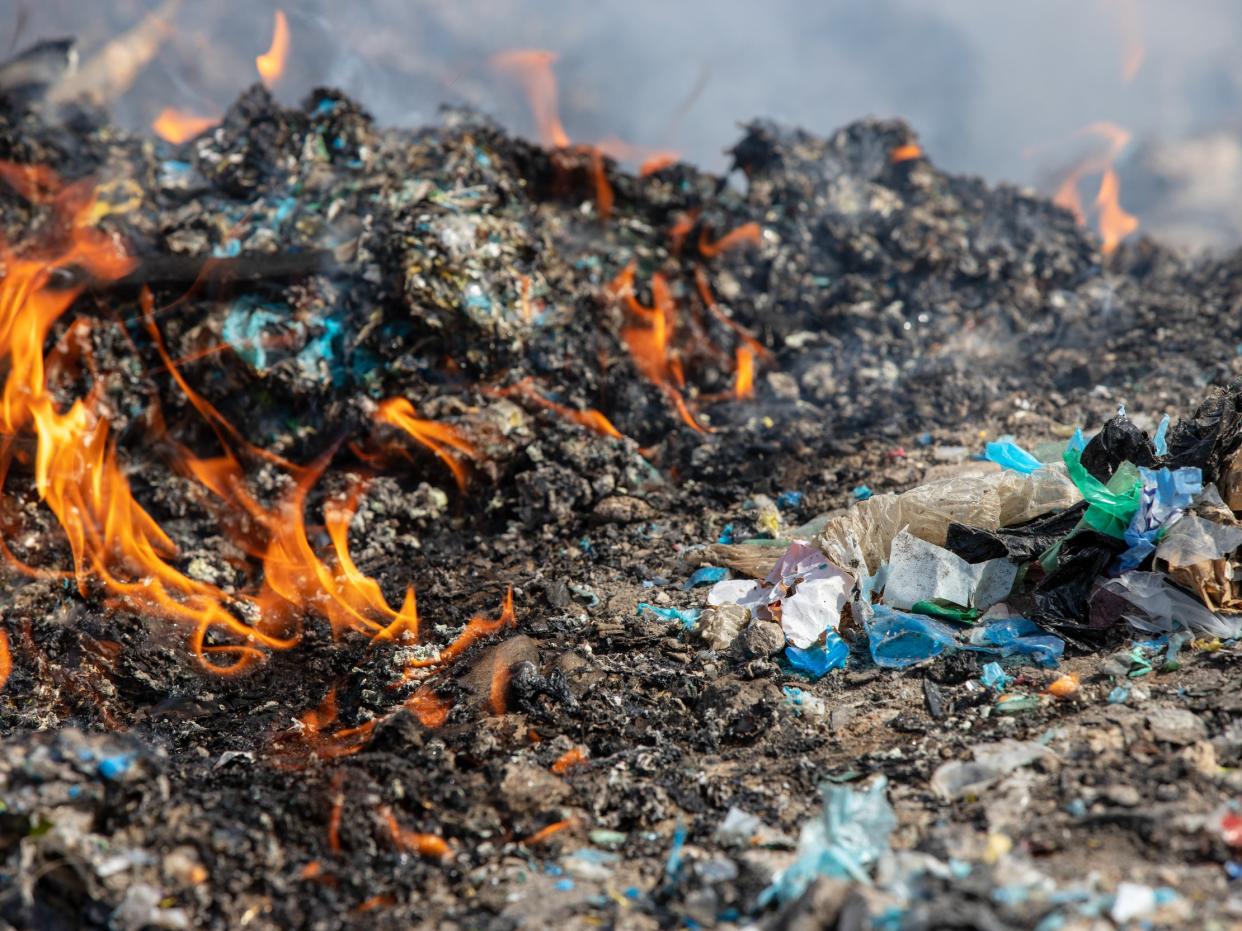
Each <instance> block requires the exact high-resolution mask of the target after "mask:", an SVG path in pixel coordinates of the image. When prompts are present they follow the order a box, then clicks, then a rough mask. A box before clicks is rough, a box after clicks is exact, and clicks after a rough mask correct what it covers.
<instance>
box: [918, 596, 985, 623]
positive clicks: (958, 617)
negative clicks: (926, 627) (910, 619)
mask: <svg viewBox="0 0 1242 931" xmlns="http://www.w3.org/2000/svg"><path fill="white" fill-rule="evenodd" d="M910 611H911V612H913V613H914V614H923V615H926V616H927V617H934V618H936V619H938V620H941V621H956V622H957V623H959V624H973V623H974V622H975V621H977V620H978V619H979V618H980V617H982V616H983V612H982V611H980V610H979V609H978V608H961V607H958V606H957V605H955V604H952V603H951V602H948V601H916V602H915V603H914V604H913V605H911V606H910Z"/></svg>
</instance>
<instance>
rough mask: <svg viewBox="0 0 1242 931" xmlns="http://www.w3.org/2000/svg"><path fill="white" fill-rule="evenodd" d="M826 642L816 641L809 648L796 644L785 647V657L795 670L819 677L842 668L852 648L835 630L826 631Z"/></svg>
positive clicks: (815, 677)
mask: <svg viewBox="0 0 1242 931" xmlns="http://www.w3.org/2000/svg"><path fill="white" fill-rule="evenodd" d="M824 638H825V642H824V643H822V644H820V643H816V644H813V645H812V646H810V647H808V648H807V649H805V650H803V649H799V648H798V647H795V646H787V647H785V659H786V660H788V661H789V665H790V666H791V667H792V668H793V669H794V671H795V672H800V673H802V674H803V675H806V676H809V677H810V678H811V679H818V678H820V677H821V676H823V675H824V674H825V673H827V672H828V671H829V670H832V669H842V668H844V667H845V661H846V660H847V659H849V655H850V648H849V646H848V645H847V644H846V642H845V641H844V640H842V639H841V638H840V637H838V636H837V634H836V633H835V632H834V631H831V630H829V631H825V633H824Z"/></svg>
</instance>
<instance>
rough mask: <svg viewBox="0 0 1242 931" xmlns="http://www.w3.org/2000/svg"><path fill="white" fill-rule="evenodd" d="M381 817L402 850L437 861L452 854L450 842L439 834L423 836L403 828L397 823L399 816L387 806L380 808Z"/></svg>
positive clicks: (394, 841) (393, 839)
mask: <svg viewBox="0 0 1242 931" xmlns="http://www.w3.org/2000/svg"><path fill="white" fill-rule="evenodd" d="M379 816H380V817H381V818H382V819H383V820H384V823H385V824H386V825H387V826H388V831H389V833H390V834H391V835H392V841H393V843H394V844H396V845H397V847H399V848H400V849H402V850H408V851H410V852H411V853H416V854H418V855H419V856H421V857H429V858H431V859H435V860H443V859H445V858H446V857H448V856H449V855H450V854H452V852H453V848H452V847H450V846H449V844H448V841H446V840H445V839H444V838H443V837H440V836H439V835H438V834H422V833H420V832H418V831H411V830H408V829H407V828H403V827H402V826H401V825H400V824H399V823H398V822H397V816H396V815H394V814H393V813H392V810H391V809H390V808H389V807H388V806H387V805H381V806H380V807H379Z"/></svg>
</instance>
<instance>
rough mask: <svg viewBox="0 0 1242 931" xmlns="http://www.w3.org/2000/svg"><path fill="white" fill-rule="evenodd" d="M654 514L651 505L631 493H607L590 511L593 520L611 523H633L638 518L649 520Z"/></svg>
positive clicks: (638, 519)
mask: <svg viewBox="0 0 1242 931" xmlns="http://www.w3.org/2000/svg"><path fill="white" fill-rule="evenodd" d="M654 514H655V511H653V510H652V509H651V505H649V504H648V503H647V502H646V501H644V500H643V499H642V498H635V497H634V496H633V495H609V496H608V497H607V498H603V499H601V500H600V501H599V502H598V503H597V504H596V505H595V507H594V509H593V510H592V511H591V515H592V517H594V518H595V520H597V521H601V522H603V523H611V524H633V523H635V522H637V521H640V520H650V519H651V517H652V516H653V515H654Z"/></svg>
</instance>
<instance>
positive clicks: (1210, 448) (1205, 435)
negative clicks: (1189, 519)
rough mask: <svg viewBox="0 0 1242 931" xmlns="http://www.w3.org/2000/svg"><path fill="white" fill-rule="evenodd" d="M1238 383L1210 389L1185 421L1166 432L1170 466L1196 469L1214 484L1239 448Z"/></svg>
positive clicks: (1241, 394) (1241, 392)
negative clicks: (1193, 467) (1201, 471)
mask: <svg viewBox="0 0 1242 931" xmlns="http://www.w3.org/2000/svg"><path fill="white" fill-rule="evenodd" d="M1240 403H1242V381H1234V382H1231V383H1230V384H1229V385H1228V386H1226V387H1223V388H1214V389H1213V390H1212V391H1210V392H1209V393H1208V396H1207V397H1206V398H1204V399H1203V401H1202V403H1200V405H1199V406H1198V407H1197V408H1195V412H1194V414H1192V415H1191V416H1190V417H1189V418H1187V419H1183V420H1179V421H1178V422H1177V424H1176V425H1175V426H1174V427H1173V429H1172V430H1170V431H1169V458H1170V460H1171V461H1170V462H1169V463H1168V464H1169V465H1171V466H1198V467H1199V468H1201V469H1202V470H1203V480H1204V481H1205V482H1214V481H1216V480H1217V479H1218V478H1219V477H1220V476H1221V473H1222V472H1223V471H1224V469H1225V467H1226V464H1227V463H1228V462H1229V460H1230V459H1231V458H1232V457H1233V454H1234V453H1235V452H1236V451H1237V450H1238V448H1239V447H1240V446H1242V412H1240V411H1239V404H1240Z"/></svg>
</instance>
